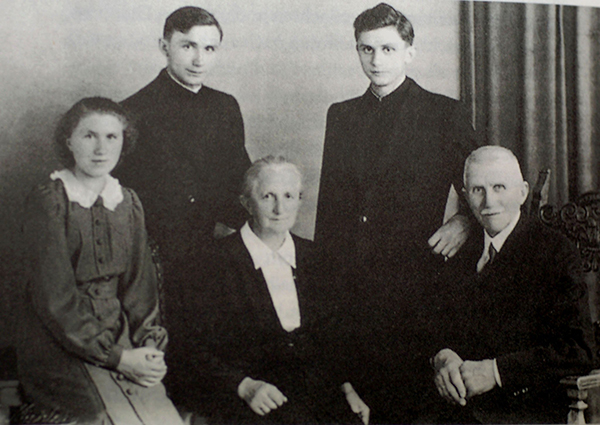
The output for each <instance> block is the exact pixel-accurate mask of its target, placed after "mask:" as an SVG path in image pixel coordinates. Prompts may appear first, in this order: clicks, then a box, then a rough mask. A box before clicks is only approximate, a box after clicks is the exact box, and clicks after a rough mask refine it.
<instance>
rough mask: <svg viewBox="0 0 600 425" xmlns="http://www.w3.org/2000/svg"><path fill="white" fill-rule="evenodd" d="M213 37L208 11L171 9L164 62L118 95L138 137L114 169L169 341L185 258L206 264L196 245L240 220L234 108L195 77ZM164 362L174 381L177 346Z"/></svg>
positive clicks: (238, 130) (239, 140) (205, 63)
mask: <svg viewBox="0 0 600 425" xmlns="http://www.w3.org/2000/svg"><path fill="white" fill-rule="evenodd" d="M222 39H223V31H222V29H221V26H220V25H219V22H218V21H217V20H216V19H215V17H214V16H213V15H212V14H210V13H209V12H207V11H206V10H204V9H201V8H199V7H191V6H189V7H183V8H180V9H177V10H176V11H174V12H173V13H172V14H171V15H170V16H169V17H168V18H167V19H166V22H165V26H164V31H163V38H161V39H160V40H159V47H160V50H161V52H162V53H163V54H164V55H165V57H166V59H167V66H166V68H165V69H163V70H162V71H160V73H159V75H158V77H156V79H155V80H154V81H152V82H151V83H150V84H148V85H147V86H146V87H144V88H143V89H141V90H140V91H139V92H137V93H135V94H134V95H133V96H131V97H129V98H127V99H125V100H124V101H123V102H122V103H123V105H124V106H125V107H126V108H128V109H129V110H131V112H133V114H134V115H135V116H136V117H137V120H138V123H137V124H138V129H139V132H140V137H139V143H138V145H137V146H136V150H135V153H134V154H133V155H131V156H130V157H129V158H128V159H127V161H126V162H124V163H123V164H121V167H120V169H119V170H118V172H117V173H116V174H117V177H118V178H119V180H120V181H121V182H122V183H123V184H124V185H126V186H128V187H131V188H133V189H134V190H135V191H136V192H137V193H138V195H139V197H140V199H141V200H142V203H143V205H144V210H145V216H146V227H147V229H148V233H149V236H150V237H151V238H152V239H153V240H154V241H155V242H156V243H157V244H158V247H159V253H160V257H161V260H162V264H163V268H164V290H163V291H164V303H163V304H164V310H165V311H166V316H167V325H168V326H169V330H170V332H171V334H172V335H173V337H174V338H178V337H185V328H186V327H185V326H183V324H182V322H183V321H185V320H186V318H189V317H187V316H188V314H190V312H185V311H182V309H181V306H182V305H185V304H183V303H181V299H182V297H185V293H186V287H187V286H189V285H191V284H193V283H195V282H199V281H202V278H201V277H198V276H196V275H194V276H190V275H189V272H188V271H189V269H190V267H189V266H190V264H191V263H194V262H203V261H205V260H204V255H203V250H204V247H205V246H206V245H207V244H208V243H209V242H210V241H211V240H212V239H213V236H219V235H224V234H226V233H228V232H229V231H230V229H234V228H238V227H239V226H241V224H243V220H244V218H245V213H244V211H243V209H242V208H241V207H240V205H239V202H238V188H239V185H240V183H241V179H242V176H243V173H244V171H245V170H246V169H247V168H248V167H249V166H250V160H249V158H248V155H247V153H246V150H245V146H244V124H243V121H242V115H241V112H240V108H239V106H238V103H237V101H236V100H235V99H234V98H233V96H231V95H228V94H226V93H223V92H220V91H217V90H214V89H211V88H209V87H206V86H205V84H204V83H205V80H206V77H207V75H208V74H209V73H210V71H211V70H212V68H213V66H214V65H215V63H216V59H217V56H218V51H219V47H220V45H221V41H222ZM172 347H173V349H174V350H176V347H177V344H176V343H173V344H172ZM171 359H172V361H171V362H170V373H169V375H170V378H173V377H175V378H176V377H177V373H176V370H175V369H177V368H179V366H180V364H181V363H182V362H180V361H179V359H178V358H177V352H176V351H171ZM167 384H168V382H167ZM173 387H174V388H177V387H182V386H181V385H175V386H173ZM174 395H175V396H176V394H174Z"/></svg>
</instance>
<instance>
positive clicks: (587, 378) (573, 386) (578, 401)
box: [560, 369, 600, 424]
mask: <svg viewBox="0 0 600 425" xmlns="http://www.w3.org/2000/svg"><path fill="white" fill-rule="evenodd" d="M560 383H561V384H562V385H563V386H565V387H566V389H567V396H568V397H569V399H570V400H571V404H570V405H569V414H568V417H567V424H585V417H584V411H585V409H587V407H588V404H587V403H586V401H587V398H588V390H590V389H592V388H600V370H599V369H596V370H592V371H591V372H590V373H589V374H587V375H582V376H568V377H566V378H563V379H561V380H560Z"/></svg>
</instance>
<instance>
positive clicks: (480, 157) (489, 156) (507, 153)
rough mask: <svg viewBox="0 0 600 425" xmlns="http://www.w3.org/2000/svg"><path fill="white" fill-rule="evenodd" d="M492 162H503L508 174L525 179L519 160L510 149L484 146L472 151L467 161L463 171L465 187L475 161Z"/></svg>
mask: <svg viewBox="0 0 600 425" xmlns="http://www.w3.org/2000/svg"><path fill="white" fill-rule="evenodd" d="M490 162H491V163H494V162H496V163H497V162H502V164H503V165H504V169H505V173H506V174H507V176H508V175H510V176H512V177H514V178H515V179H518V180H521V181H523V174H522V173H521V166H520V165H519V160H518V159H517V157H516V156H515V154H514V153H512V151H511V150H510V149H507V148H504V147H502V146H482V147H480V148H478V149H475V150H474V151H473V152H471V154H470V155H469V156H468V157H467V160H466V161H465V168H464V172H463V184H464V185H465V187H466V186H467V171H468V169H469V167H470V165H471V164H473V163H478V164H485V163H490Z"/></svg>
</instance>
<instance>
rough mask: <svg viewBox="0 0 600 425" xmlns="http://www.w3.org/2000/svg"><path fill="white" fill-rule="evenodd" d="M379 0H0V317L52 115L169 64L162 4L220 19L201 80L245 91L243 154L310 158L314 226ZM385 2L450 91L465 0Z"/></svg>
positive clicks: (418, 72)
mask: <svg viewBox="0 0 600 425" xmlns="http://www.w3.org/2000/svg"><path fill="white" fill-rule="evenodd" d="M378 2H379V1H378V0H302V1H299V0H243V1H242V0H205V1H197V0H191V1H185V0H156V1H148V0H126V1H123V0H86V1H85V2H84V1H79V0H52V1H47V0H2V2H1V9H0V12H1V13H0V37H1V40H2V43H1V44H0V200H1V202H0V293H1V294H2V295H3V296H2V297H0V329H2V330H5V329H6V324H9V321H8V320H7V318H8V316H10V314H11V311H12V308H11V304H10V302H11V301H10V300H11V296H10V295H11V293H13V292H14V288H17V287H21V286H22V283H23V282H21V281H20V278H19V271H20V266H19V263H18V262H17V261H15V260H16V259H17V258H18V256H17V255H16V253H17V252H18V247H19V241H20V238H19V223H20V216H21V211H22V207H23V202H24V200H25V196H26V195H27V193H28V192H29V191H30V190H31V188H32V187H33V186H34V185H35V184H38V183H41V182H43V181H45V180H47V179H48V176H49V174H50V173H51V172H52V171H53V170H55V169H57V168H60V164H59V163H58V162H57V160H56V159H55V157H54V153H53V149H52V133H53V130H54V126H55V124H56V121H57V120H58V118H59V117H60V115H61V114H63V113H64V112H65V111H66V110H67V109H68V108H69V107H70V106H71V105H72V104H73V103H75V102H76V101H78V100H79V99H81V98H82V97H87V96H106V97H109V98H112V99H114V100H116V101H120V100H122V99H124V98H126V97H128V96H130V95H131V94H133V93H135V92H136V91H138V90H139V89H141V88H142V87H143V86H145V85H146V84H148V83H149V82H150V81H151V80H152V79H154V78H155V77H156V75H157V74H158V72H159V71H160V70H161V69H162V68H163V67H164V66H165V58H164V57H163V56H162V54H161V53H160V51H159V50H158V39H159V38H160V37H161V35H162V27H163V24H164V21H165V18H166V17H167V16H168V15H169V14H170V13H171V12H172V11H174V10H175V9H177V8H179V7H182V6H186V5H196V6H200V7H204V8H206V9H207V10H209V11H210V12H212V13H213V14H214V15H215V16H216V18H217V19H218V20H219V22H220V23H221V25H222V27H223V30H224V33H225V35H224V40H223V44H222V46H221V48H220V55H219V56H220V58H219V63H217V66H216V67H215V69H214V71H213V73H212V75H210V76H209V78H208V81H207V85H208V86H211V87H214V88H216V89H219V90H223V91H225V92H228V93H231V94H233V95H234V96H235V97H236V98H237V100H238V101H239V103H240V106H241V109H242V114H243V116H244V122H245V128H246V146H247V149H248V152H249V153H250V156H251V158H252V159H257V158H259V157H261V156H264V155H267V154H283V155H285V156H287V157H288V158H289V159H291V160H293V161H295V162H296V163H298V164H299V165H300V166H302V168H303V169H304V172H305V175H306V181H305V186H306V187H305V197H304V205H303V207H302V209H301V211H300V216H299V218H298V223H297V226H296V228H295V231H296V232H297V233H298V234H299V235H300V236H305V237H309V238H310V237H312V235H313V231H314V220H315V210H316V202H317V196H318V180H319V173H320V167H321V155H322V149H323V138H324V133H325V118H326V112H327V108H328V106H329V105H330V104H331V103H333V102H339V101H342V100H345V99H349V98H352V97H356V96H360V95H362V94H363V93H364V92H365V90H366V89H367V87H368V80H367V78H366V77H365V76H364V75H363V73H362V70H361V68H360V64H359V61H358V58H357V54H356V51H355V42H354V35H353V28H352V23H353V21H354V18H355V17H356V16H357V15H358V14H359V13H361V12H362V11H363V10H365V9H367V8H370V7H373V6H375V5H376V4H377V3H378ZM540 2H546V3H556V1H551V0H548V1H542V0H540ZM389 3H390V4H391V5H393V6H394V7H397V8H398V9H399V10H400V11H402V12H403V13H405V14H406V15H407V17H408V18H409V19H410V20H411V21H412V23H413V25H414V27H415V33H416V38H415V46H416V48H417V57H416V59H415V60H414V62H413V63H412V64H411V65H410V66H409V68H408V74H409V75H410V76H411V77H413V78H414V79H415V80H416V81H417V82H418V83H419V84H421V85H422V86H423V87H424V88H426V89H428V90H430V91H434V92H438V93H442V94H445V95H448V96H450V97H454V98H458V96H459V93H460V84H459V81H460V69H459V60H460V52H459V31H460V25H459V8H460V7H459V6H460V2H459V1H456V0H390V1H389ZM562 3H565V1H562ZM568 3H569V4H575V3H578V4H585V5H598V3H599V1H598V0H593V1H589V0H588V1H585V0H579V1H570V2H568ZM142 143H143V141H142ZM10 338H11V337H10V331H9V332H4V331H3V332H0V346H2V345H4V343H5V342H7V341H10Z"/></svg>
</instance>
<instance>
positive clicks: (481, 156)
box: [463, 146, 529, 237]
mask: <svg viewBox="0 0 600 425" xmlns="http://www.w3.org/2000/svg"><path fill="white" fill-rule="evenodd" d="M463 180H464V185H465V187H464V189H463V191H464V192H465V194H466V196H467V200H468V202H469V206H470V207H471V210H472V211H473V214H474V215H475V217H476V218H477V220H478V221H479V223H481V225H482V226H483V227H484V228H485V230H486V231H487V232H488V234H489V235H490V236H492V237H494V236H496V235H497V234H498V233H500V232H501V231H502V230H504V229H505V228H506V227H507V226H508V225H509V224H510V223H511V222H512V221H513V220H514V219H515V218H516V217H517V215H518V214H519V211H520V209H521V205H523V203H524V202H525V200H526V199H527V194H528V193H529V184H528V183H527V182H526V181H524V180H523V175H522V174H521V167H520V166H519V161H518V160H517V158H516V157H515V155H514V154H513V153H512V152H511V151H510V150H509V149H506V148H503V147H500V146H483V147H481V148H479V149H477V150H475V151H473V152H472V153H471V155H469V157H468V158H467V160H466V161H465V170H464V175H463Z"/></svg>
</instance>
